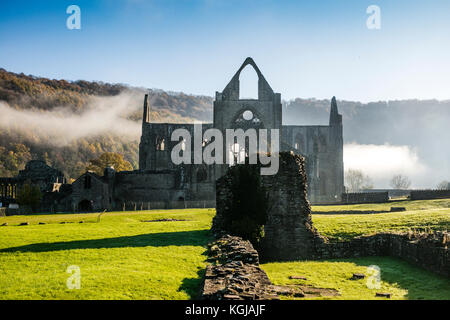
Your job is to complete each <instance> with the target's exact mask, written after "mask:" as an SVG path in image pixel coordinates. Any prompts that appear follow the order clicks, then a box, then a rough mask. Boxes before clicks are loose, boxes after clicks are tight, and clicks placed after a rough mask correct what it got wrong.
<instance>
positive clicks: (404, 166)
mask: <svg viewBox="0 0 450 320" xmlns="http://www.w3.org/2000/svg"><path fill="white" fill-rule="evenodd" d="M344 169H345V170H348V169H358V170H361V171H362V172H363V173H364V174H366V175H368V176H369V177H370V178H371V179H372V181H373V183H374V188H375V189H377V188H378V189H384V188H391V186H390V180H391V179H392V177H393V176H394V175H397V174H402V175H405V176H407V177H408V178H409V179H410V180H411V182H412V184H411V188H419V189H420V188H432V187H435V186H436V185H437V184H438V183H439V182H440V181H442V180H444V179H443V175H442V173H437V172H436V171H435V170H432V168H430V167H428V166H427V164H426V163H425V161H424V159H421V158H420V156H419V153H418V152H417V149H416V148H412V147H410V146H406V145H402V146H395V145H390V144H385V145H373V144H368V145H362V144H357V143H350V144H345V145H344Z"/></svg>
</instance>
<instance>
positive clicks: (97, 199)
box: [70, 172, 111, 211]
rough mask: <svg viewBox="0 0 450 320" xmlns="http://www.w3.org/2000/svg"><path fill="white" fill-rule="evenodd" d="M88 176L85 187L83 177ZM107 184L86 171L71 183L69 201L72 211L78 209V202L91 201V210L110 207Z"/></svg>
mask: <svg viewBox="0 0 450 320" xmlns="http://www.w3.org/2000/svg"><path fill="white" fill-rule="evenodd" d="M87 177H90V184H89V187H86V184H85V179H86V178H87ZM110 196H111V195H110V193H109V189H108V184H107V183H105V181H103V180H102V178H101V177H100V176H98V175H96V174H94V173H91V172H86V173H85V174H83V175H82V176H81V177H79V178H78V179H77V180H76V181H75V182H74V183H72V194H71V197H70V198H71V202H72V208H73V211H77V210H79V205H80V202H81V201H83V200H87V201H92V210H94V211H100V210H104V209H110V207H111V201H110V200H111V199H110Z"/></svg>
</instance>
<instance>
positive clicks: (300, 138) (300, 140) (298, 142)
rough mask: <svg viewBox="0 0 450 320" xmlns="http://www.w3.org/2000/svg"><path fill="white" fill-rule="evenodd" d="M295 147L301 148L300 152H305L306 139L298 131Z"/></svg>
mask: <svg viewBox="0 0 450 320" xmlns="http://www.w3.org/2000/svg"><path fill="white" fill-rule="evenodd" d="M294 148H295V149H297V150H299V151H300V152H305V139H304V138H303V135H302V134H300V133H297V134H296V135H295V142H294Z"/></svg>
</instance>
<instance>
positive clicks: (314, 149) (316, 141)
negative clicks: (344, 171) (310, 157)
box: [313, 138, 319, 153]
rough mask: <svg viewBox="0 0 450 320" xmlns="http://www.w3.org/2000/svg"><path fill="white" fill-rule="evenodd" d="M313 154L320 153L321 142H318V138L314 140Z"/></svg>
mask: <svg viewBox="0 0 450 320" xmlns="http://www.w3.org/2000/svg"><path fill="white" fill-rule="evenodd" d="M313 152H314V153H319V142H318V140H317V138H314V143H313Z"/></svg>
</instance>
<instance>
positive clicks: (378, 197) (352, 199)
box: [342, 192, 389, 204]
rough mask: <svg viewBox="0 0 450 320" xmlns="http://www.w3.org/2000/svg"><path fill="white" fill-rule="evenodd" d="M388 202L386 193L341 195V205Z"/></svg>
mask: <svg viewBox="0 0 450 320" xmlns="http://www.w3.org/2000/svg"><path fill="white" fill-rule="evenodd" d="M388 201H389V193H388V192H355V193H343V194H342V203H344V204H353V203H383V202H388Z"/></svg>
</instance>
